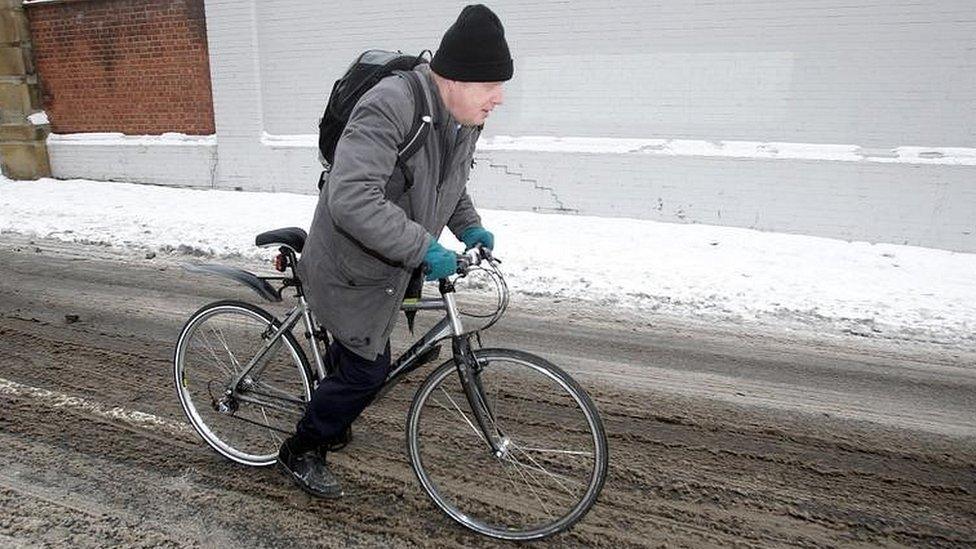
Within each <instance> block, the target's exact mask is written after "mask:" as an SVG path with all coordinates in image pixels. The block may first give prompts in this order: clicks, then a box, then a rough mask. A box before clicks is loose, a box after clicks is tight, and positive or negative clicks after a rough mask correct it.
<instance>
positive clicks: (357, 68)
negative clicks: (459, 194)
mask: <svg viewBox="0 0 976 549" xmlns="http://www.w3.org/2000/svg"><path fill="white" fill-rule="evenodd" d="M421 63H427V60H426V59H424V53H421V54H420V55H417V56H413V55H405V54H403V53H402V52H398V51H397V52H389V51H384V50H369V51H366V52H364V53H363V54H362V55H360V56H359V57H357V58H356V60H355V61H353V62H352V64H351V65H349V69H348V70H346V74H344V75H343V76H342V78H340V79H338V80H336V83H335V85H333V86H332V93H331V94H330V95H329V103H328V105H326V107H325V113H324V114H323V115H322V120H321V121H319V152H321V153H322V158H324V159H325V162H327V166H326V168H325V171H324V172H322V176H321V177H320V178H319V190H321V189H322V184H323V182H324V181H325V174H326V173H328V172H329V171H330V170H331V169H332V163H333V162H334V161H335V149H336V145H337V144H338V143H339V138H340V137H341V136H342V131H343V130H344V129H345V127H346V124H347V123H348V122H349V115H351V114H352V109H353V107H355V106H356V103H357V102H358V101H359V98H360V97H362V96H363V94H364V93H366V91H367V90H369V89H370V88H372V87H373V86H375V85H376V84H377V83H378V82H379V81H380V80H382V79H384V78H386V77H387V76H391V75H393V74H397V75H399V76H402V77H403V78H405V79H406V80H407V82H408V83H409V84H410V89H411V91H412V92H413V98H414V121H413V125H412V127H411V128H410V131H409V132H407V138H406V139H405V140H404V141H403V143H400V145H398V146H397V166H398V167H399V168H400V170H401V171H402V172H403V176H404V179H405V183H404V192H406V191H407V190H409V189H410V187H411V186H412V185H413V177H412V176H411V175H410V170H408V169H407V168H406V162H407V160H409V159H410V157H411V156H413V155H414V154H415V153H416V152H417V151H419V150H420V149H421V148H422V147H423V146H424V143H426V142H427V135H428V134H429V133H430V127H431V123H432V117H431V112H430V108H429V105H427V97H426V94H425V93H424V90H423V87H422V85H421V83H420V77H419V76H418V75H417V73H415V72H414V71H413V69H414V67H416V66H417V65H420V64H421Z"/></svg>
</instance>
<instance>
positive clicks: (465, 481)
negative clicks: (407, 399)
mask: <svg viewBox="0 0 976 549" xmlns="http://www.w3.org/2000/svg"><path fill="white" fill-rule="evenodd" d="M474 355H475V359H476V360H477V362H478V364H479V365H481V366H482V371H481V373H480V374H479V376H480V380H481V383H482V386H483V388H484V393H485V395H486V398H487V400H488V403H489V405H490V406H489V407H490V408H491V409H492V413H493V414H494V416H493V417H494V419H493V422H494V426H495V427H496V428H498V429H499V432H500V433H501V432H504V433H506V435H505V437H506V438H508V439H509V440H510V443H511V446H510V448H511V449H512V450H511V451H510V452H508V453H507V455H505V456H495V455H493V454H492V453H491V450H490V448H489V447H488V445H487V442H486V441H484V439H483V438H481V439H480V440H478V438H477V437H481V436H482V435H481V434H480V431H478V430H477V428H476V427H475V426H474V421H473V418H467V417H464V416H465V415H466V414H465V413H464V407H465V406H466V407H467V408H466V409H467V410H468V412H470V410H471V408H470V404H469V403H468V402H467V400H466V399H464V397H463V396H460V397H457V398H454V397H452V396H451V393H450V392H448V389H450V391H451V392H454V393H456V394H459V395H460V394H461V392H460V391H461V389H460V382H459V381H457V380H458V379H459V376H458V375H457V374H456V370H457V367H456V365H455V362H454V359H451V360H448V361H447V362H445V363H443V364H442V365H441V366H439V367H438V368H437V369H436V370H435V371H434V372H432V373H431V374H430V375H429V376H428V377H427V378H426V380H424V382H423V383H422V385H421V386H420V388H419V389H418V390H417V393H416V395H415V397H414V399H413V402H412V404H411V406H410V411H409V413H408V417H407V453H408V457H409V459H410V463H411V465H412V467H413V470H414V473H415V474H416V476H417V479H418V480H419V481H420V484H421V486H422V487H423V489H424V490H425V491H426V492H427V494H428V495H429V496H430V498H431V499H432V500H433V501H434V503H435V505H437V507H438V508H440V509H441V511H443V512H444V513H445V514H447V515H448V516H449V517H451V518H452V519H453V520H455V521H456V522H458V523H460V524H461V525H463V526H465V527H466V528H469V529H471V530H474V531H476V532H478V533H480V534H483V535H486V536H489V537H493V538H497V539H505V540H517V541H525V540H533V539H540V538H544V537H548V536H551V535H553V534H556V533H558V532H562V531H564V530H566V529H568V528H570V527H571V526H572V525H573V524H575V523H576V522H577V521H579V520H580V519H581V518H583V516H585V515H586V513H587V512H589V510H590V508H591V507H592V506H593V504H594V503H595V502H596V500H597V498H598V497H599V494H600V491H601V490H602V488H603V484H604V482H605V480H606V474H607V466H608V462H609V453H608V448H607V439H606V433H605V430H604V428H603V424H602V421H601V419H600V416H599V413H598V411H597V409H596V407H595V406H594V404H593V402H592V401H591V400H590V398H589V396H588V395H587V394H586V392H585V391H584V390H583V389H582V388H581V387H580V386H579V384H578V383H576V381H575V380H573V379H572V378H571V377H570V376H569V375H568V374H566V372H564V371H563V370H561V369H560V368H558V367H557V366H555V365H553V364H551V363H550V362H548V361H546V360H545V359H543V358H541V357H538V356H535V355H532V354H529V353H524V352H521V351H515V350H510V349H481V350H477V351H475V352H474ZM503 363H508V364H514V365H519V366H520V368H522V369H523V370H519V369H518V368H506V372H507V373H505V372H502V371H501V370H502V366H500V364H503ZM493 369H495V371H494V372H493ZM508 370H511V371H510V372H508ZM452 374H455V375H453V376H452ZM486 374H488V375H486ZM445 383H448V384H449V385H450V387H448V388H445V385H444V384H445ZM553 389H558V390H555V391H554V390H553ZM560 392H562V393H564V394H562V395H560V394H559V393H560ZM435 393H436V394H437V397H436V398H435V397H432V395H434V394H435ZM442 393H443V394H442ZM445 395H446V398H445ZM431 399H434V400H436V401H437V402H435V403H434V404H433V405H432V404H431ZM462 400H463V402H462ZM452 406H453V407H454V408H455V410H454V411H452V410H451V409H450V408H451V407H452ZM526 408H528V410H527V412H526ZM577 409H578V410H577ZM523 412H526V414H525V415H526V417H525V418H524V420H522V419H520V416H521V415H522V414H523ZM425 416H426V417H425ZM452 416H454V417H453V418H452ZM459 418H460V420H461V421H459V424H460V425H461V430H462V431H464V432H466V433H467V434H466V435H462V434H457V433H452V431H451V429H452V428H451V427H450V426H449V425H448V423H449V422H450V421H451V420H452V419H453V420H458V419H459ZM556 419H558V420H559V422H560V424H559V425H558V428H556V429H554V428H553V427H554V425H553V423H552V421H554V420H556ZM472 429H473V430H474V435H472V434H471V430H472ZM557 432H558V433H560V434H557ZM425 436H426V438H427V439H429V440H426V441H425V440H424V439H425ZM557 439H559V440H563V441H564V442H561V443H557V442H556V440H557ZM586 443H589V444H590V445H591V446H590V448H591V450H589V452H591V455H592V463H590V462H589V461H587V459H588V458H587V455H588V452H587V451H584V450H572V449H569V450H560V449H558V448H556V447H551V448H550V447H547V446H546V445H547V444H549V445H551V444H568V445H570V446H569V447H571V448H583V446H582V445H585V444H586ZM577 445H580V446H577ZM448 446H451V447H452V448H447V449H445V448H444V447H448ZM479 446H481V448H480V449H479V448H478V447H479ZM533 455H534V456H536V457H532V456H533ZM553 455H555V456H557V457H558V459H562V457H561V456H563V455H565V456H566V459H567V461H568V464H566V463H563V464H558V465H557V464H552V463H551V462H552V461H553V459H555V458H553V457H552V456H553ZM543 456H545V457H543ZM438 458H439V459H440V460H443V461H450V460H451V459H454V460H456V461H455V462H454V463H453V464H447V465H445V464H442V463H438V464H436V465H435V463H433V462H434V461H435V460H437V459H438ZM536 458H538V459H536ZM522 461H524V463H521V462H522ZM469 463H470V464H471V466H472V471H471V473H472V474H471V475H466V474H465V473H466V472H465V471H463V469H462V468H463V465H464V464H469ZM577 464H578V465H577ZM520 468H521V469H523V471H522V472H520V473H519V474H520V475H521V476H522V478H521V480H524V485H525V486H520V485H519V483H518V482H517V481H518V480H519V477H518V476H517V475H514V474H512V471H513V470H515V469H520ZM550 468H551V470H550ZM495 470H498V471H503V472H505V475H506V477H507V478H506V477H502V476H501V475H499V476H498V477H497V478H495V477H491V476H490V473H491V472H493V471H495ZM584 473H585V474H584ZM571 474H578V476H579V478H576V477H575V476H573V477H571V476H570V475H571ZM546 475H549V476H550V477H551V480H552V481H554V482H551V484H553V486H554V488H553V489H554V490H555V492H556V493H557V494H559V496H558V497H556V498H553V501H556V502H558V498H565V499H566V500H567V501H566V503H565V504H561V507H565V508H566V509H565V511H564V512H552V511H551V510H550V509H549V508H548V506H547V505H546V501H544V498H543V497H541V496H540V495H539V493H538V490H537V489H536V488H541V487H542V481H548V480H549V478H547V476H546ZM471 477H473V478H471ZM540 479H541V480H540ZM560 479H562V480H560ZM584 479H585V482H583V480H584ZM506 481H508V483H507V484H506ZM571 482H572V484H571ZM564 483H565V484H566V485H564ZM533 484H535V488H533ZM555 486H558V487H559V488H561V489H562V490H564V491H566V492H568V493H569V496H565V495H562V494H561V493H560V492H559V489H556V488H555ZM577 486H579V487H580V488H579V489H578V490H576V491H572V490H570V488H569V487H574V488H575V487H577ZM525 487H528V488H529V489H528V490H524V488H525ZM512 488H514V490H511V489H512ZM583 488H585V489H583ZM493 489H494V490H493ZM579 490H582V491H579ZM577 492H579V493H578V495H577ZM499 493H501V495H499ZM547 495H548V494H547ZM533 496H534V497H533ZM537 503H538V504H539V505H536V504H537ZM550 505H552V502H550ZM532 507H535V508H532ZM539 507H541V508H542V511H543V513H542V514H544V515H548V517H543V518H542V519H538V518H537V517H538V515H539V514H540V512H539V511H540V509H539ZM489 515H491V516H489ZM523 517H525V518H526V519H527V520H525V521H524V522H525V523H521V522H520V521H522V518H523ZM533 517H536V518H533Z"/></svg>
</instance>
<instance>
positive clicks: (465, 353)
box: [451, 335, 510, 458]
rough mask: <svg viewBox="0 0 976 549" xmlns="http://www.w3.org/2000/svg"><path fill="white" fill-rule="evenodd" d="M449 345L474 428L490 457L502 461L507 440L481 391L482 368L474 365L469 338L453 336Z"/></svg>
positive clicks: (505, 453)
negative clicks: (472, 417) (469, 408)
mask: <svg viewBox="0 0 976 549" xmlns="http://www.w3.org/2000/svg"><path fill="white" fill-rule="evenodd" d="M451 346H452V348H453V350H454V364H455V366H456V367H457V372H458V377H459V378H460V381H461V388H462V389H463V390H464V396H465V397H467V399H468V404H469V405H470V406H471V413H472V415H474V419H475V423H476V426H477V428H478V430H480V431H481V435H482V437H483V440H484V441H485V442H486V443H487V444H488V446H489V447H490V448H491V452H492V454H494V456H495V457H497V458H502V457H504V456H506V455H507V454H508V451H509V445H510V441H509V439H508V437H507V436H505V433H504V432H503V431H502V430H501V428H499V426H498V423H497V422H496V418H495V411H494V410H493V409H492V406H491V403H490V402H489V401H488V396H487V395H486V393H485V388H484V386H483V385H482V384H481V371H482V369H483V366H482V365H481V364H479V363H478V360H477V359H476V358H475V356H474V351H473V350H472V349H471V336H470V335H462V336H455V337H454V338H453V341H452V345H451Z"/></svg>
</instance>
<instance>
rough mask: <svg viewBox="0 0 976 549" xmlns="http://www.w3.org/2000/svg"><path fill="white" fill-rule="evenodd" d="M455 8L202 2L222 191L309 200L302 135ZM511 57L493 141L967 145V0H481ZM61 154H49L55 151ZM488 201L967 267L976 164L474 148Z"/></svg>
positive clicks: (973, 44)
mask: <svg viewBox="0 0 976 549" xmlns="http://www.w3.org/2000/svg"><path fill="white" fill-rule="evenodd" d="M465 3H467V2H465V1H461V2H449V1H446V0H440V1H436V2H435V1H428V0H418V1H417V2H413V3H409V4H406V3H403V2H400V1H394V0H381V1H379V0H377V1H365V2H362V1H361V2H345V1H337V2H321V1H320V0H260V1H259V0H207V2H206V12H207V26H208V40H209V48H210V62H211V74H212V81H213V90H214V112H215V116H216V127H217V152H218V155H217V156H218V164H217V173H216V186H218V187H222V188H246V189H262V190H287V191H297V192H314V190H315V181H316V179H317V175H318V163H317V156H316V152H315V150H314V148H312V147H306V148H301V147H298V148H296V147H283V146H271V145H268V144H262V142H261V136H262V133H263V132H267V133H269V134H272V135H308V134H314V133H315V132H316V125H317V122H318V117H319V116H320V115H321V111H322V109H323V107H324V104H325V99H326V95H327V93H328V91H329V90H330V89H331V86H332V82H333V81H334V79H335V78H337V77H338V76H339V75H340V74H341V73H342V72H343V71H344V70H345V69H346V66H347V64H348V63H349V61H350V60H351V59H352V58H353V57H355V55H356V54H357V53H359V52H360V51H362V50H365V49H368V48H372V47H381V48H388V49H395V48H400V49H403V50H404V51H411V52H419V51H420V50H422V49H424V48H429V49H435V48H436V46H437V44H438V42H439V39H440V36H441V34H442V33H443V31H444V29H446V28H447V26H449V25H450V23H451V22H452V21H453V19H454V18H455V17H456V15H457V13H458V11H459V10H460V8H461V7H462V6H463V5H464V4H465ZM490 5H491V6H492V8H493V9H495V10H496V11H497V12H498V13H499V15H500V16H501V18H502V20H503V21H504V22H505V25H506V29H507V32H508V37H509V42H510V44H511V47H512V51H513V54H514V56H515V59H516V77H515V80H513V81H512V82H511V83H509V85H508V87H507V91H508V97H507V101H506V104H505V105H504V106H503V107H502V108H501V109H500V110H499V111H498V112H497V114H496V115H494V116H493V118H492V119H491V120H490V122H489V125H488V127H487V131H486V134H487V135H488V136H492V135H514V136H525V135H549V136H577V137H587V136H589V137H612V138H625V137H633V138H681V139H694V140H703V141H722V140H745V141H784V142H793V143H812V144H852V145H860V146H863V147H866V148H872V149H877V150H878V151H881V152H882V153H883V152H884V151H887V150H889V149H892V148H895V147H899V146H906V145H918V146H929V147H936V146H941V147H968V148H974V147H976V1H973V0H942V1H931V0H887V1H885V2H877V1H868V0H856V1H855V0H824V1H819V2H814V1H811V0H802V1H801V0H717V1H713V2H687V1H678V2H675V1H664V0H627V1H616V2H612V3H608V2H597V1H595V0H573V1H555V0H550V1H541V0H535V1H528V0H522V1H516V0H498V1H495V2H491V3H490ZM52 156H54V155H52ZM478 158H479V164H478V166H477V167H476V169H475V171H474V172H473V177H472V181H471V184H470V187H471V190H472V193H473V195H474V197H475V201H476V203H477V204H478V205H480V206H483V207H500V208H509V209H522V210H536V211H574V212H577V213H580V214H585V215H594V216H627V217H638V218H645V219H657V220H663V221H671V222H680V223H712V224H721V225H732V226H740V227H752V228H757V229H762V230H770V231H785V232H796V233H805V234H815V235H822V236H829V237H837V238H849V239H863V240H870V241H886V242H898V243H909V244H918V245H924V246H934V247H942V248H948V249H954V250H963V251H969V252H976V166H949V165H934V166H930V165H917V164H877V163H861V162H839V161H810V160H783V159H779V160H762V159H748V158H740V159H728V158H703V157H692V156H672V157H666V156H647V155H638V154H556V153H535V152H532V153H530V152H525V151H481V152H479V153H478Z"/></svg>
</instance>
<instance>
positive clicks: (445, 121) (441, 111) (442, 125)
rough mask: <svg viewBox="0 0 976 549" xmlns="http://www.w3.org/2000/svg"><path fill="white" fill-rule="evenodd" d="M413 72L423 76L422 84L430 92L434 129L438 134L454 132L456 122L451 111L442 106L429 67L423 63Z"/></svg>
mask: <svg viewBox="0 0 976 549" xmlns="http://www.w3.org/2000/svg"><path fill="white" fill-rule="evenodd" d="M415 70H416V71H417V72H419V73H420V74H422V75H423V76H424V82H425V84H426V85H427V89H428V90H429V92H430V98H431V99H432V100H433V105H432V106H431V108H432V110H433V112H432V114H433V115H434V128H436V129H437V130H438V131H439V132H447V131H448V130H450V131H451V132H454V131H455V129H456V128H457V126H458V121H457V120H456V119H455V118H454V116H453V115H452V114H451V111H449V110H447V105H445V104H444V99H443V98H441V91H440V89H439V88H438V87H437V84H436V83H435V82H434V77H433V76H432V75H431V72H430V66H428V65H427V64H426V63H424V64H422V65H419V66H418V67H417V68H416V69H415Z"/></svg>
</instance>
